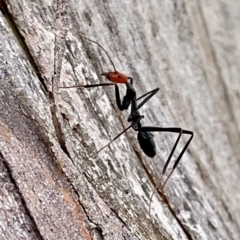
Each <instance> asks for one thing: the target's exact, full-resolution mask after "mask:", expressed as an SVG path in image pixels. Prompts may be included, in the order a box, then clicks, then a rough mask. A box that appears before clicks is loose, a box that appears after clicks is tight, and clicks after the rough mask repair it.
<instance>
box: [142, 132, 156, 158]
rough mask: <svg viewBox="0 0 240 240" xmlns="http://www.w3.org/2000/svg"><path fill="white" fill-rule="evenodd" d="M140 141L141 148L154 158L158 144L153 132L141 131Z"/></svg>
mask: <svg viewBox="0 0 240 240" xmlns="http://www.w3.org/2000/svg"><path fill="white" fill-rule="evenodd" d="M138 142H139V145H140V147H141V149H142V150H143V152H144V153H145V154H146V155H147V156H148V157H151V158H153V157H154V156H155V155H156V144H155V142H154V135H153V134H152V133H150V132H142V131H139V132H138Z"/></svg>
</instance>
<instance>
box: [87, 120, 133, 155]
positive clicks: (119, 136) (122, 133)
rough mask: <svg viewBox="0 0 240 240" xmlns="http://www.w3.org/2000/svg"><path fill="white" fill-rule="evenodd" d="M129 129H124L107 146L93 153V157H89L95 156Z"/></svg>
mask: <svg viewBox="0 0 240 240" xmlns="http://www.w3.org/2000/svg"><path fill="white" fill-rule="evenodd" d="M130 127H131V125H130V126H128V127H127V128H126V129H124V130H123V131H122V132H120V133H119V134H118V135H117V136H116V137H115V138H113V139H112V140H111V141H110V142H109V143H108V144H107V145H105V146H103V147H102V148H100V149H99V150H97V152H96V153H94V155H92V156H91V157H94V156H96V155H97V154H98V153H99V152H101V151H102V150H103V149H104V148H106V147H108V146H109V145H110V144H111V143H112V142H114V141H115V140H116V139H118V138H119V137H120V136H121V135H122V134H123V133H125V132H126V131H127V130H128V129H129V128H130Z"/></svg>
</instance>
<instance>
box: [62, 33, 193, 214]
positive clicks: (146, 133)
mask: <svg viewBox="0 0 240 240" xmlns="http://www.w3.org/2000/svg"><path fill="white" fill-rule="evenodd" d="M80 35H81V36H82V37H83V38H85V39H87V40H88V41H91V42H93V43H95V44H97V45H98V46H99V47H100V48H101V49H102V50H103V51H104V52H105V53H106V55H107V57H108V58H109V60H110V62H111V64H112V66H113V69H114V71H113V72H104V73H102V74H101V75H102V76H105V77H106V78H107V79H108V80H109V81H111V83H100V84H91V85H76V86H67V87H60V88H92V87H99V86H109V85H114V86H115V96H116V103H117V106H118V108H119V109H120V110H121V111H123V110H127V109H128V108H129V106H130V105H131V112H130V115H129V117H128V120H127V121H128V122H130V123H131V125H130V126H129V127H127V128H126V129H124V130H123V131H122V132H121V133H120V134H118V135H117V136H116V137H115V138H114V139H112V140H111V141H110V142H109V143H108V144H107V145H106V146H104V147H102V148H101V149H99V150H98V151H97V152H96V154H98V153H99V152H100V151H102V150H103V149H104V148H106V147H108V146H109V145H110V144H111V143H112V142H113V141H115V140H116V139H117V138H119V137H120V136H121V135H122V134H123V133H124V132H126V131H127V130H128V129H130V128H132V129H133V130H134V131H136V132H138V133H137V138H138V142H139V145H140V147H141V149H142V150H143V152H144V153H145V154H146V155H147V156H148V157H151V158H153V157H154V156H155V155H156V144H155V142H154V135H153V134H152V132H170V133H178V138H177V140H176V141H175V143H174V146H173V148H172V150H171V152H170V154H169V156H168V159H167V161H166V163H165V164H164V166H163V170H162V172H161V177H160V181H159V183H158V184H156V187H155V190H156V189H158V188H159V185H160V182H161V179H162V177H163V176H164V174H165V172H166V170H167V168H168V165H169V163H170V161H171V158H172V156H173V154H174V152H175V150H176V147H177V145H178V142H179V140H180V138H181V136H182V135H183V134H184V135H185V134H186V135H190V137H189V139H188V141H187V143H186V144H185V146H184V147H183V149H182V151H181V152H180V154H179V155H178V157H177V159H176V160H175V163H174V164H173V167H172V169H171V171H170V173H169V175H168V176H167V178H166V180H165V181H164V183H163V184H162V186H161V192H163V188H164V187H165V185H166V183H167V181H168V179H169V178H170V177H171V175H172V173H173V171H174V170H175V169H176V167H177V165H178V164H179V162H180V160H181V159H182V156H183V154H184V153H185V152H186V150H187V148H188V146H189V144H190V142H191V141H192V139H193V136H194V133H193V132H192V131H189V130H185V129H181V128H177V127H155V126H143V125H142V124H141V120H142V119H143V118H144V116H143V115H141V114H140V113H139V109H140V108H141V107H142V106H143V105H144V104H145V103H146V102H148V101H149V100H150V99H151V98H152V97H153V96H154V95H155V94H156V93H157V92H158V91H159V88H156V89H154V90H151V91H149V92H147V93H145V94H143V95H142V96H140V97H138V98H137V96H136V95H137V94H136V91H135V89H134V87H133V78H132V77H127V76H126V75H124V74H122V73H120V72H118V71H117V70H116V68H115V65H114V63H113V61H112V60H111V58H110V56H109V54H108V52H107V51H106V50H105V49H104V48H103V47H102V46H101V45H100V44H99V43H98V42H96V41H94V40H91V39H89V38H88V37H86V36H84V35H83V34H80ZM118 83H119V84H125V85H126V94H125V96H124V97H123V100H121V97H120V92H119V88H118V85H117V84H118ZM140 99H143V100H142V101H141V102H140V103H139V104H137V101H139V100H140ZM153 194H154V192H153V193H152V195H151V197H150V206H151V200H152V197H153ZM150 206H149V212H150Z"/></svg>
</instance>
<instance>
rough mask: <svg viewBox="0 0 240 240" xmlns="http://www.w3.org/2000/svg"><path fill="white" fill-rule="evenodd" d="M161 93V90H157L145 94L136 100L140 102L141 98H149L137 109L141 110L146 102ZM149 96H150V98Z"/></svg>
mask: <svg viewBox="0 0 240 240" xmlns="http://www.w3.org/2000/svg"><path fill="white" fill-rule="evenodd" d="M158 91H159V88H155V89H153V90H152V91H149V92H147V93H145V94H143V95H142V96H141V97H139V98H137V99H136V100H137V101H138V100H140V99H141V98H144V97H145V96H147V97H146V98H145V99H144V100H143V101H142V102H141V103H139V105H138V106H137V109H140V108H141V107H142V106H143V105H144V104H145V103H146V102H148V101H149V100H150V99H151V98H152V97H153V96H154V95H155V94H156V93H157V92H158ZM148 95H149V96H148Z"/></svg>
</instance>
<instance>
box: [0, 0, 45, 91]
mask: <svg viewBox="0 0 240 240" xmlns="http://www.w3.org/2000/svg"><path fill="white" fill-rule="evenodd" d="M0 9H1V11H2V13H3V15H4V17H5V19H6V22H7V23H8V26H9V28H10V29H11V30H12V33H13V35H14V36H15V37H16V40H17V42H18V43H19V45H20V47H21V48H22V50H23V52H24V54H25V55H26V57H27V59H28V60H29V63H30V64H31V66H32V68H33V71H34V72H35V74H36V75H37V77H38V79H39V81H40V83H41V84H42V86H43V88H44V90H45V91H46V92H48V88H47V85H46V84H45V82H44V78H43V77H42V76H41V72H40V70H39V68H38V66H37V63H36V62H35V60H34V57H33V56H32V54H31V52H30V50H29V48H28V46H27V44H26V43H25V39H24V37H23V36H22V34H21V33H20V31H19V28H18V25H17V23H16V22H15V21H14V16H12V14H11V13H10V11H9V9H8V7H7V4H6V2H5V1H4V0H0Z"/></svg>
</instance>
